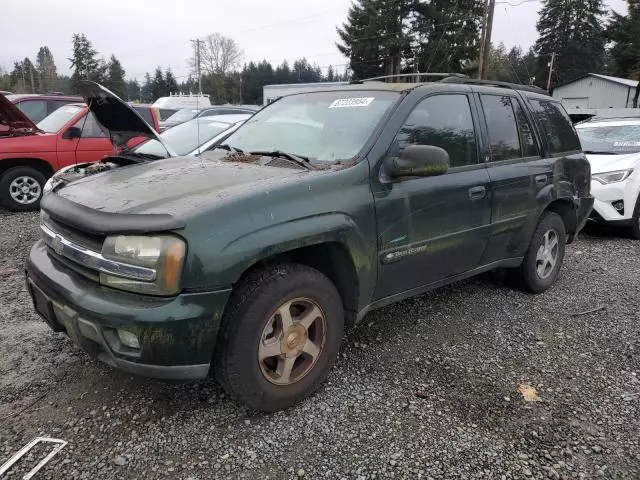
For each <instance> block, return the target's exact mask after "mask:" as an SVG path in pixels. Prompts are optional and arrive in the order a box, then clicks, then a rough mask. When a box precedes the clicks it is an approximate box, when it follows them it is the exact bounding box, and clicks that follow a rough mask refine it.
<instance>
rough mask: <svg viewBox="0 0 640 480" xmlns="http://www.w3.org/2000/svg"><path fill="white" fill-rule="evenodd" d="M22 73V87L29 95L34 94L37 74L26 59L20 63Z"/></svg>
mask: <svg viewBox="0 0 640 480" xmlns="http://www.w3.org/2000/svg"><path fill="white" fill-rule="evenodd" d="M22 72H23V73H24V85H25V88H26V89H27V90H28V92H29V93H36V89H37V83H36V79H37V78H38V73H37V72H36V68H35V67H34V66H33V63H32V62H31V60H30V59H29V58H28V57H25V59H24V60H23V61H22Z"/></svg>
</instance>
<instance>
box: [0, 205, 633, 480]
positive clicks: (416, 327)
mask: <svg viewBox="0 0 640 480" xmlns="http://www.w3.org/2000/svg"><path fill="white" fill-rule="evenodd" d="M36 238H37V215H35V214H33V213H31V214H9V213H5V212H0V298H1V304H0V327H1V328H0V464H1V463H3V462H4V461H5V460H6V459H8V458H9V457H10V456H11V455H12V454H13V453H15V452H16V451H17V450H18V449H19V448H20V447H22V446H23V445H25V444H26V443H28V442H29V441H30V440H31V439H33V438H34V437H36V436H38V435H50V436H54V437H57V438H62V439H65V440H67V441H68V442H69V444H68V445H67V447H65V448H64V450H62V452H61V453H60V454H58V455H57V456H56V457H54V459H53V460H52V461H51V462H50V463H49V464H48V465H47V466H46V467H45V468H44V469H43V470H42V471H41V472H40V473H39V474H38V475H37V477H36V478H37V479H45V478H50V479H60V478H86V479H93V478H100V479H111V478H145V479H148V478H149V479H151V478H154V479H155V478H162V479H169V478H171V479H173V478H177V479H190V480H194V479H200V480H203V479H211V478H247V479H250V478H260V479H262V478H272V479H280V478H300V477H304V478H309V479H315V478H331V479H342V478H348V479H371V478H410V479H417V478H423V479H430V478H433V479H437V478H464V479H476V478H484V479H516V478H518V479H520V478H526V479H529V478H562V479H564V478H586V479H591V478H615V479H621V478H625V479H627V478H628V479H638V478H640V440H639V437H640V313H639V312H640V282H639V280H640V267H639V265H640V262H639V259H640V242H635V241H633V240H630V239H628V238H620V237H617V236H613V235H611V234H610V233H608V232H602V231H591V232H589V233H587V234H584V235H582V236H581V238H580V239H579V241H578V242H577V243H575V244H574V245H571V246H570V247H568V249H567V256H566V259H565V267H564V268H563V270H562V275H561V278H560V280H559V282H558V284H557V285H556V286H555V287H554V288H553V289H552V290H551V291H549V292H547V293H546V294H543V295H540V296H530V295H525V294H522V293H520V292H517V291H514V290H511V289H509V288H508V287H506V286H505V285H504V284H503V282H502V278H501V275H500V274H499V273H492V274H488V275H484V276H481V277H479V278H477V279H474V280H471V281H467V282H463V283H459V284H456V285H454V286H451V287H448V288H443V289H440V290H437V291H435V292H433V293H430V294H427V295H423V296H421V297H419V298H416V299H413V300H409V301H405V302H403V303H400V304H398V305H395V306H391V307H388V308H385V309H383V310H380V311H377V312H374V313H372V314H371V315H369V316H368V317H367V318H366V319H365V321H364V322H363V323H362V324H361V325H360V326H359V327H358V328H357V329H356V330H355V332H354V333H353V334H352V335H351V336H350V337H349V339H348V340H347V341H345V345H344V347H343V349H342V353H341V356H340V359H339V361H338V363H337V365H336V367H335V368H334V370H333V372H332V373H331V375H330V377H329V381H328V382H327V384H326V385H325V386H324V387H323V388H322V389H321V390H320V391H319V392H318V393H317V394H316V395H314V396H313V397H312V398H309V399H307V400H306V401H304V402H302V403H301V404H299V405H297V406H296V407H294V408H291V409H289V410H287V411H284V412H279V413H276V414H271V415H265V414H258V413H256V412H253V411H250V410H247V409H246V408H244V407H242V406H240V405H238V404H237V403H235V402H233V401H231V400H229V399H227V398H226V397H225V395H224V394H223V392H222V391H221V389H220V388H219V387H218V386H217V385H216V384H215V383H214V382H213V381H202V382H198V383H167V382H162V381H154V380H148V379H141V378H134V377H131V376H129V375H126V374H123V373H121V372H118V371H115V370H112V369H111V368H109V367H106V366H103V365H101V364H100V363H97V362H95V361H92V360H90V359H89V358H88V357H87V356H86V355H85V354H84V353H82V352H80V351H79V350H78V349H77V348H75V347H74V345H73V344H72V343H71V342H70V341H69V340H68V339H67V338H66V337H65V336H64V335H61V334H54V333H53V332H51V331H50V330H49V329H48V327H46V326H45V325H44V324H43V322H42V321H41V320H39V318H38V317H37V316H36V315H35V314H34V311H33V309H32V307H31V305H30V302H29V301H28V298H27V294H26V292H25V290H24V286H23V277H22V265H23V260H24V257H25V256H26V254H27V251H28V249H29V247H30V245H31V244H32V243H33V242H34V240H35V239H36ZM598 307H604V309H602V310H599V311H597V312H593V313H589V314H585V315H580V316H572V315H573V314H575V313H580V312H584V311H587V310H592V309H595V308H598ZM522 385H529V386H531V387H532V388H535V389H536V391H537V395H538V396H539V401H536V402H527V401H525V400H524V397H523V394H522V393H521V392H519V391H518V387H519V386H522ZM523 391H525V389H523ZM525 393H526V392H525ZM32 465H33V464H32ZM24 468H25V467H23V470H20V469H16V470H15V471H14V472H12V474H11V475H8V478H20V477H21V475H18V473H20V472H23V471H24Z"/></svg>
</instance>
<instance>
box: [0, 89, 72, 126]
mask: <svg viewBox="0 0 640 480" xmlns="http://www.w3.org/2000/svg"><path fill="white" fill-rule="evenodd" d="M7 98H8V99H9V101H11V102H12V103H13V104H15V105H16V106H17V107H18V108H19V109H20V110H22V111H23V112H24V114H25V115H26V116H27V117H29V118H30V119H31V121H32V122H33V123H38V122H39V121H40V120H42V119H44V117H46V116H47V115H51V114H52V113H53V112H54V111H56V110H57V109H58V108H60V107H62V106H64V105H68V104H70V103H82V102H84V100H83V99H82V97H78V96H72V95H59V94H51V95H40V94H14V95H7Z"/></svg>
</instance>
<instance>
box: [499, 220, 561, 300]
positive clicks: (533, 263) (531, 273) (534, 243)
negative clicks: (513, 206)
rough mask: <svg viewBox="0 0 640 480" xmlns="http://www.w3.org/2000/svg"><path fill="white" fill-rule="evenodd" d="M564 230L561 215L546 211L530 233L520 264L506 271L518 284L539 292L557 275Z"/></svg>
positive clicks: (546, 287)
mask: <svg viewBox="0 0 640 480" xmlns="http://www.w3.org/2000/svg"><path fill="white" fill-rule="evenodd" d="M566 244H567V233H566V230H565V226H564V222H563V221H562V218H561V217H560V215H558V214H557V213H554V212H545V213H544V214H543V215H542V217H541V218H540V222H539V223H538V226H537V228H536V230H535V232H534V233H533V236H532V237H531V244H530V245H529V249H528V250H527V252H526V254H525V256H524V260H523V262H522V265H520V267H518V268H516V269H513V270H511V271H509V275H510V277H511V279H512V280H513V283H514V284H515V286H517V287H518V288H520V289H522V290H525V291H527V292H531V293H542V292H544V291H545V290H547V289H548V288H549V287H551V285H553V283H554V282H555V281H556V279H557V278H558V273H559V272H560V267H561V266H562V262H563V260H564V251H565V247H566Z"/></svg>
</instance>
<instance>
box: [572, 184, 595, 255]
mask: <svg viewBox="0 0 640 480" xmlns="http://www.w3.org/2000/svg"><path fill="white" fill-rule="evenodd" d="M593 202H594V199H593V197H592V196H591V195H589V196H588V197H582V198H578V199H576V200H574V205H575V207H576V208H575V215H576V230H575V232H572V233H570V234H569V235H568V237H567V243H571V242H573V241H574V240H575V239H576V237H577V236H578V233H580V230H582V229H583V228H584V226H585V225H586V223H587V220H589V216H590V215H591V211H592V209H593Z"/></svg>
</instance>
